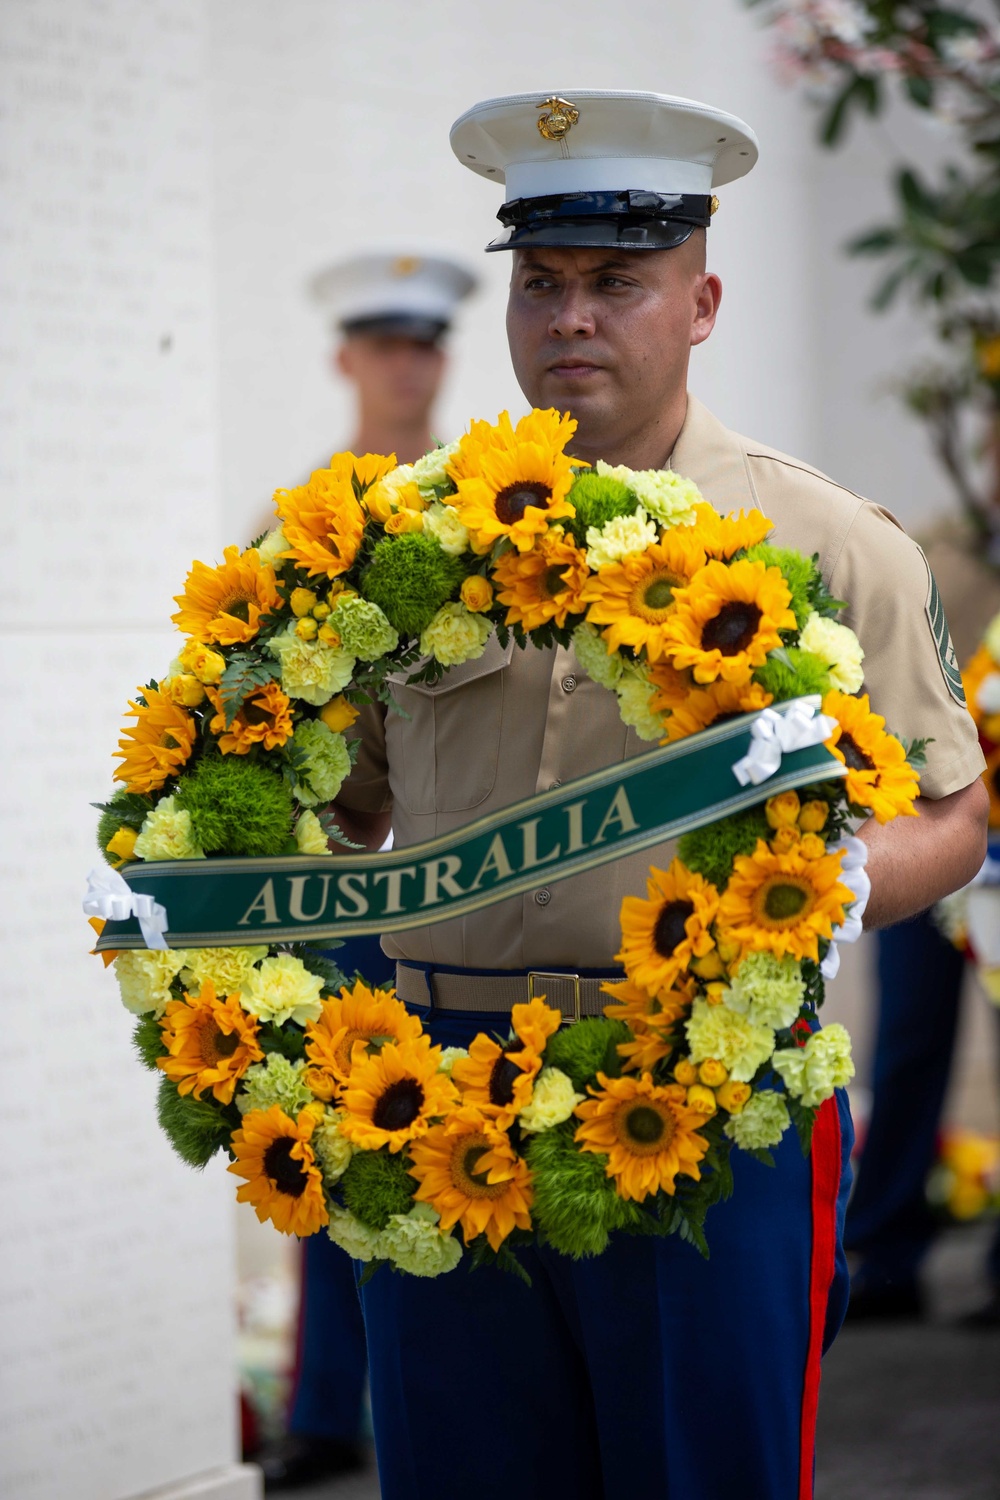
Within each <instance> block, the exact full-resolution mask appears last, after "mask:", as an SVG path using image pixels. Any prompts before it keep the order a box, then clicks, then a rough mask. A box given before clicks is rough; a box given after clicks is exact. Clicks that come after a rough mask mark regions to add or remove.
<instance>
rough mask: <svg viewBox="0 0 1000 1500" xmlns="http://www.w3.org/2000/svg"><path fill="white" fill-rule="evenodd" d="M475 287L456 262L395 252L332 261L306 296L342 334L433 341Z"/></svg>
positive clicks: (474, 281) (468, 273) (406, 251)
mask: <svg viewBox="0 0 1000 1500" xmlns="http://www.w3.org/2000/svg"><path fill="white" fill-rule="evenodd" d="M477 285H478V277H476V276H475V275H473V273H472V272H471V271H470V270H469V268H468V267H467V266H464V265H462V264H461V263H460V262H459V261H457V260H450V259H448V258H447V257H446V256H441V255H424V254H421V253H419V252H417V251H414V250H410V249H402V248H401V249H398V250H374V251H370V252H367V253H363V254H360V255H352V256H350V257H349V258H348V259H346V260H342V261H338V262H336V264H334V265H332V266H328V267H327V268H326V269H324V270H322V271H320V272H318V273H317V274H316V275H315V276H314V277H313V278H312V280H311V282H310V283H309V290H310V292H311V294H312V296H313V297H314V298H315V299H316V301H318V302H320V303H322V304H323V305H324V306H325V307H327V308H329V310H330V312H331V314H332V315H333V318H334V321H335V322H336V323H337V324H338V325H339V326H340V327H341V328H342V329H344V330H345V331H346V332H351V331H352V330H354V331H359V332H360V331H364V330H370V331H372V332H392V331H397V332H400V333H409V334H411V335H412V336H413V337H418V338H436V337H437V336H438V334H440V333H442V332H443V331H444V329H446V328H447V327H448V326H449V325H450V323H451V321H452V319H453V317H454V315H455V309H456V308H457V307H458V304H459V303H460V302H461V301H462V300H463V298H465V297H467V296H468V295H469V293H470V292H471V291H473V290H474V289H475V287H476V286H477Z"/></svg>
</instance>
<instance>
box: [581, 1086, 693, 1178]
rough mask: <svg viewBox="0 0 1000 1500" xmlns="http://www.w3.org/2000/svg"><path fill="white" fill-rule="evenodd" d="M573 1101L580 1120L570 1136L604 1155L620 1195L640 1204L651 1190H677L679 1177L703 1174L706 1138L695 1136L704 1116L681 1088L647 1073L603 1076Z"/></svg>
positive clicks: (587, 1148)
mask: <svg viewBox="0 0 1000 1500" xmlns="http://www.w3.org/2000/svg"><path fill="white" fill-rule="evenodd" d="M597 1081H598V1083H599V1084H600V1085H601V1087H600V1089H595V1088H591V1089H590V1093H591V1094H592V1095H593V1098H591V1099H587V1100H586V1101H585V1102H584V1103H583V1104H578V1105H577V1106H576V1111H575V1113H576V1114H577V1115H578V1117H579V1118H580V1119H581V1120H582V1121H583V1124H582V1125H581V1126H580V1127H579V1129H578V1130H577V1132H576V1135H575V1136H574V1140H576V1141H578V1142H579V1144H580V1147H581V1149H582V1150H584V1151H598V1152H600V1153H601V1154H602V1155H606V1156H607V1158H608V1164H607V1167H606V1168H605V1171H606V1173H607V1175H608V1176H609V1177H613V1178H614V1179H615V1187H616V1189H617V1191H618V1195H619V1197H621V1198H632V1199H634V1200H635V1201H636V1202H637V1203H640V1202H641V1201H642V1200H643V1198H647V1197H648V1196H649V1195H650V1193H657V1192H661V1191H662V1192H664V1193H671V1194H672V1193H673V1192H674V1191H675V1185H676V1184H675V1180H676V1178H677V1177H678V1176H683V1177H693V1178H694V1179H695V1181H696V1182H697V1181H698V1180H699V1179H700V1177H701V1170H700V1168H699V1166H698V1163H699V1162H700V1161H701V1159H702V1157H703V1156H704V1155H705V1152H706V1151H707V1150H708V1142H707V1141H706V1140H705V1138H704V1137H703V1136H700V1135H698V1133H697V1127H698V1126H699V1125H702V1124H704V1122H705V1117H704V1115H701V1114H698V1113H697V1112H696V1111H695V1110H691V1109H687V1108H685V1106H684V1104H683V1102H682V1100H683V1090H681V1089H678V1088H677V1087H676V1086H672V1085H667V1086H666V1087H663V1088H661V1087H658V1086H657V1085H656V1084H655V1083H654V1082H653V1080H652V1078H651V1077H650V1075H649V1074H648V1073H642V1074H640V1076H639V1077H638V1078H607V1077H605V1075H604V1074H603V1073H598V1075H597Z"/></svg>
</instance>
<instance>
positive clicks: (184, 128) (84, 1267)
mask: <svg viewBox="0 0 1000 1500" xmlns="http://www.w3.org/2000/svg"><path fill="white" fill-rule="evenodd" d="M206 95H207V79H206V46H205V17H204V8H203V6H202V4H201V3H199V0H163V3H155V0H151V3H149V4H145V5H142V6H136V5H134V4H131V3H130V0H6V3H5V4H4V5H3V6H2V7H0V98H2V100H3V112H4V118H3V124H2V134H0V172H2V203H3V207H2V216H3V217H2V251H0V257H2V259H0V374H2V384H0V424H2V426H0V434H2V437H0V447H2V458H0V465H2V468H0V484H2V495H3V514H4V523H3V531H4V541H5V555H6V558H7V566H6V567H5V569H4V582H3V587H2V589H0V644H2V652H3V667H2V679H3V682H4V688H5V707H6V714H5V722H6V730H5V733H4V736H3V738H4V762H5V774H4V777H3V780H2V784H0V797H2V799H3V826H4V834H5V838H4V854H3V871H2V875H3V911H4V918H5V922H4V929H5V950H4V952H5V963H4V974H5V983H4V986H3V1031H2V1037H3V1042H2V1046H0V1069H2V1073H3V1082H2V1086H0V1118H2V1124H0V1132H2V1138H3V1142H4V1146H3V1151H2V1153H0V1178H2V1186H0V1199H2V1202H3V1212H2V1214H0V1302H2V1304H3V1311H2V1314H0V1317H2V1324H3V1335H2V1340H3V1351H4V1352H3V1359H2V1361H0V1382H2V1396H0V1495H3V1496H4V1497H10V1500H66V1497H68V1496H73V1497H74V1500H119V1497H124V1496H130V1495H135V1494H138V1493H140V1492H143V1493H145V1492H148V1491H154V1490H155V1491H157V1492H161V1491H162V1492H164V1493H167V1487H170V1486H172V1485H173V1484H174V1483H175V1482H176V1481H178V1480H182V1479H190V1477H191V1476H194V1475H204V1474H206V1473H209V1474H210V1475H211V1476H212V1480H211V1483H212V1484H215V1485H216V1492H217V1493H219V1494H222V1493H226V1491H225V1485H226V1484H229V1486H230V1488H229V1491H228V1493H229V1494H230V1496H231V1500H238V1497H239V1500H243V1497H245V1496H249V1495H251V1494H252V1493H253V1485H252V1480H251V1478H250V1476H249V1474H241V1472H240V1471H238V1470H237V1469H236V1468H235V1467H232V1465H233V1459H234V1457H235V1452H236V1432H235V1422H236V1396H235V1376H234V1360H233V1329H232V1317H233V1314H232V1303H231V1285H232V1243H231V1230H232V1209H231V1180H229V1181H226V1180H224V1177H223V1175H222V1174H221V1172H217V1171H209V1172H207V1173H206V1174H205V1175H204V1176H202V1177H198V1176H197V1175H196V1174H195V1173H193V1172H191V1171H190V1170H189V1169H188V1168H186V1167H184V1166H182V1165H181V1163H180V1162H179V1161H177V1160H176V1159H175V1158H173V1157H172V1155H171V1152H170V1150H169V1148H168V1146H167V1144H166V1142H165V1140H164V1139H163V1137H162V1136H161V1135H160V1133H159V1130H158V1127H157V1125H156V1120H155V1114H154V1110H153V1100H154V1093H155V1082H154V1080H152V1079H151V1078H150V1077H149V1075H148V1074H145V1073H144V1072H143V1071H142V1070H141V1069H140V1068H139V1067H138V1065H137V1064H136V1062H135V1060H134V1058H133V1057H132V1056H131V1055H130V1045H129V1038H130V1031H131V1018H130V1017H129V1016H128V1015H127V1014H126V1013H125V1012H124V1010H123V1009H122V1007H121V1005H120V1003H119V1001H118V999H117V991H116V986H115V984H114V980H113V978H112V977H111V976H109V975H106V974H105V973H104V970H103V966H102V964H101V962H100V960H99V959H95V958H92V957H90V956H89V955H88V951H87V950H88V948H89V946H90V942H89V939H90V937H91V934H90V931H89V929H88V927H87V925H86V923H85V920H84V918H83V917H82V915H81V913H80V896H81V888H82V886H83V883H84V878H85V875H86V871H87V869H88V867H89V866H90V865H91V864H93V863H95V862H96V850H95V848H94V842H93V827H94V818H95V816H96V815H95V814H94V813H93V812H92V811H91V810H90V809H89V808H88V805H87V804H88V802H89V801H91V800H93V799H95V798H100V797H102V796H104V795H106V794H107V792H108V790H109V788H110V784H111V783H110V770H111V762H110V752H111V751H112V749H113V748H114V742H115V738H116V729H117V725H118V723H119V722H120V715H121V713H122V709H123V707H124V704H125V700H126V697H127V696H128V695H129V694H130V693H131V692H132V691H133V690H134V688H135V686H136V684H137V683H139V682H141V681H143V680H148V678H149V677H150V676H151V675H153V674H155V673H158V672H161V671H162V670H163V667H164V666H165V665H166V662H167V660H168V659H169V656H168V653H169V651H170V642H169V638H168V630H169V626H168V623H167V617H168V614H169V610H170V607H171V605H170V600H171V595H172V594H173V592H174V591H175V590H176V589H177V587H178V586H179V584H180V583H181V582H182V581H183V577H184V572H185V569H186V567H187V565H188V563H189V560H190V558H191V556H192V554H193V553H195V552H204V551H208V552H209V553H211V552H212V551H214V550H215V548H216V545H217V542H218V539H219V527H218V510H219V505H218V482H217V481H218V476H217V463H216V430H215V404H214V403H215V395H214V393H215V381H216V366H215V357H216V356H215V332H214V325H213V317H214V309H213V296H212V260H211V202H210V196H209V163H208V159H207V155H206V151H205V139H206V132H207V116H206V109H205V103H206ZM12 544H13V547H12ZM12 554H13V555H12ZM216 1481H218V1483H216ZM211 1492H212V1491H211V1489H210V1488H209V1489H206V1490H205V1491H204V1493H205V1494H206V1495H207V1494H209V1493H211Z"/></svg>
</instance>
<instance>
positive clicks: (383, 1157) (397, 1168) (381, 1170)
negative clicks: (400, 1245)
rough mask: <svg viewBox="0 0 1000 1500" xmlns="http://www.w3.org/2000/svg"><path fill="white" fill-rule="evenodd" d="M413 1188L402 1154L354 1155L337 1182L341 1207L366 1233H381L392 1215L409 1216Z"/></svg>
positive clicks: (369, 1152)
mask: <svg viewBox="0 0 1000 1500" xmlns="http://www.w3.org/2000/svg"><path fill="white" fill-rule="evenodd" d="M415 1187H416V1183H415V1182H414V1179H413V1178H412V1177H411V1176H410V1174H409V1172H408V1171H407V1170H406V1165H405V1163H404V1160H403V1155H402V1152H399V1153H396V1154H395V1155H394V1154H393V1153H392V1152H389V1151H356V1152H355V1153H354V1155H353V1156H352V1157H351V1164H350V1166H349V1167H348V1168H347V1171H346V1172H345V1173H344V1175H343V1177H342V1178H341V1179H340V1191H341V1193H342V1194H343V1199H344V1203H345V1204H346V1206H347V1207H348V1208H349V1209H350V1211H351V1213H352V1214H353V1215H354V1217H355V1218H356V1219H360V1220H361V1222H362V1224H365V1225H367V1227H368V1228H369V1229H379V1230H380V1229H384V1228H385V1226H386V1225H387V1224H388V1222H389V1219H390V1218H391V1216H392V1215H393V1214H405V1213H409V1211H410V1209H411V1208H412V1207H413V1193H414V1190H415Z"/></svg>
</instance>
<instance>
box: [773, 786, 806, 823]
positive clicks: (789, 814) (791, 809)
mask: <svg viewBox="0 0 1000 1500" xmlns="http://www.w3.org/2000/svg"><path fill="white" fill-rule="evenodd" d="M801 805H802V804H801V803H800V802H799V794H798V792H779V793H778V795H777V796H776V797H769V798H768V799H767V801H766V802H765V803H764V813H765V816H766V817H767V821H768V823H770V825H771V827H772V828H784V827H786V825H787V824H789V823H794V822H795V821H796V819H797V818H798V816H799V809H800V807H801Z"/></svg>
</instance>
